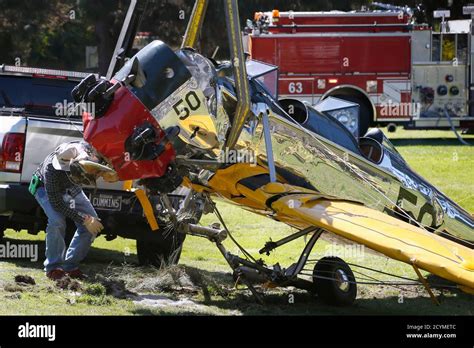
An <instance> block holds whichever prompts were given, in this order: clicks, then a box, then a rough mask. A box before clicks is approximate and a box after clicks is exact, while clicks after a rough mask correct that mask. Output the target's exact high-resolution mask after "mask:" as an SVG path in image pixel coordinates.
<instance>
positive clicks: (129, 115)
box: [83, 81, 176, 180]
mask: <svg viewBox="0 0 474 348" xmlns="http://www.w3.org/2000/svg"><path fill="white" fill-rule="evenodd" d="M114 82H115V81H114ZM83 123H84V139H85V140H86V141H87V142H88V143H89V144H91V145H92V146H93V147H94V148H95V149H96V150H97V151H98V152H99V153H100V154H102V155H103V156H104V157H106V158H107V159H108V160H109V161H111V163H112V165H113V167H114V169H115V170H116V172H117V174H118V176H119V178H120V180H135V179H145V178H152V177H161V176H163V175H164V174H165V173H166V170H167V168H168V166H169V165H170V163H171V161H173V160H174V159H175V156H176V153H175V150H174V149H173V146H172V144H171V143H170V142H168V140H167V139H166V133H165V132H164V131H163V130H162V129H161V127H160V126H159V124H158V122H157V121H156V120H155V118H154V117H153V116H152V115H151V113H150V111H149V110H148V109H147V108H146V107H145V105H143V103H142V102H141V101H140V100H139V99H138V98H137V97H136V96H135V95H134V94H133V93H132V92H131V91H130V90H129V89H128V88H126V87H123V86H122V87H120V88H119V89H118V90H117V91H116V92H115V94H114V97H113V101H112V103H111V104H110V106H109V107H108V109H107V111H106V113H105V114H104V115H103V116H101V117H100V118H94V117H93V116H92V115H91V114H89V113H84V114H83ZM145 123H148V124H151V125H152V126H153V128H154V131H155V134H156V143H160V142H163V143H164V144H165V145H164V150H163V151H162V152H161V153H160V154H159V155H158V157H156V158H155V159H153V160H133V159H132V158H131V157H130V154H129V153H128V152H127V151H126V149H125V143H126V141H127V139H128V138H129V137H130V136H131V134H132V133H133V132H134V131H135V129H136V127H139V126H140V125H143V124H145Z"/></svg>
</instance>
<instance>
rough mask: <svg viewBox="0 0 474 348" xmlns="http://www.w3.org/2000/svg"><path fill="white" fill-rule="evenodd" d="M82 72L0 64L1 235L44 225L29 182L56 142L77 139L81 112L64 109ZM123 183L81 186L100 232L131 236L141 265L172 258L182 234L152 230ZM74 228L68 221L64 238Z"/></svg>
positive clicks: (107, 235)
mask: <svg viewBox="0 0 474 348" xmlns="http://www.w3.org/2000/svg"><path fill="white" fill-rule="evenodd" d="M86 75H87V74H85V73H79V72H72V71H60V70H50V69H38V68H27V67H16V66H7V65H0V238H1V236H3V233H4V231H5V230H6V229H13V230H16V231H20V230H27V231H28V233H31V234H38V232H39V231H42V230H44V229H45V227H46V221H47V220H46V217H45V215H44V214H43V211H42V209H41V208H40V207H39V205H38V204H37V203H36V200H35V199H34V197H33V196H32V195H31V194H30V193H29V192H28V184H29V182H30V180H31V176H32V174H33V172H34V170H35V169H36V168H37V167H38V165H39V164H40V163H41V162H42V161H43V159H44V158H45V157H46V156H47V154H49V153H50V152H52V151H53V150H54V148H55V147H56V146H58V145H59V144H61V143H64V142H68V141H71V140H78V139H82V118H81V115H79V114H75V113H74V112H67V110H68V108H69V110H72V111H74V107H73V104H72V103H73V101H72V97H71V90H72V89H73V88H74V87H75V86H76V85H77V83H78V82H79V81H80V80H82V79H83V78H84V77H85V76H86ZM58 103H59V104H58ZM60 105H61V107H59V106H60ZM59 108H61V111H62V112H58V109H59ZM122 184H123V183H120V182H119V183H114V184H109V183H105V182H104V181H102V179H100V180H99V181H98V183H97V187H95V188H86V189H85V190H84V191H85V192H86V194H87V195H88V196H89V198H90V200H91V202H92V204H93V205H94V207H95V209H96V211H97V213H98V215H99V217H100V218H101V220H102V222H103V224H104V227H105V228H104V231H103V232H102V234H103V235H105V238H106V239H107V240H112V239H114V238H116V237H117V236H121V237H125V238H132V239H136V240H137V253H138V259H139V262H140V264H153V265H155V266H160V265H161V263H162V261H163V260H167V261H168V262H170V260H171V261H172V262H177V261H178V259H179V254H180V251H181V246H182V242H183V240H184V235H183V236H177V235H176V234H175V233H166V234H164V233H162V232H161V231H160V230H158V231H152V230H151V229H150V227H149V224H148V222H147V220H146V218H145V217H144V213H143V209H142V207H141V204H140V203H139V201H138V199H137V197H135V194H134V193H133V192H130V191H126V190H124V189H123V188H122V187H123V185H122ZM175 193H176V194H174V195H170V198H171V202H172V204H173V205H174V207H175V208H176V209H177V208H178V206H179V202H180V201H181V200H182V198H183V190H181V191H178V192H175ZM150 201H151V203H152V207H153V209H154V215H155V216H156V218H157V221H158V224H159V225H160V226H162V225H163V226H164V225H165V224H166V221H163V220H162V219H161V217H162V214H160V209H162V208H161V205H160V203H159V202H160V200H159V197H150ZM74 230H75V226H74V224H73V223H72V222H70V224H68V229H67V233H66V242H67V241H68V240H70V238H72V235H73V233H74ZM165 236H166V237H165Z"/></svg>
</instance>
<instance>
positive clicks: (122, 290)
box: [95, 274, 136, 299]
mask: <svg viewBox="0 0 474 348" xmlns="http://www.w3.org/2000/svg"><path fill="white" fill-rule="evenodd" d="M95 281H97V282H99V283H100V284H101V285H102V286H103V287H104V288H105V292H106V294H107V295H110V296H113V297H115V298H119V299H125V298H127V297H128V296H133V295H136V294H135V293H134V292H133V291H130V290H128V289H127V287H126V284H125V281H124V280H123V279H115V278H113V277H111V276H108V277H107V276H104V275H102V274H97V275H96V276H95Z"/></svg>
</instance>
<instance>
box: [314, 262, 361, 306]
mask: <svg viewBox="0 0 474 348" xmlns="http://www.w3.org/2000/svg"><path fill="white" fill-rule="evenodd" d="M321 277H324V278H321ZM313 283H314V291H315V292H316V294H317V295H318V297H319V298H321V300H322V301H323V302H325V303H327V304H330V305H334V306H350V305H352V304H353V303H354V301H355V299H356V296H357V285H356V282H355V277H354V273H352V270H351V268H350V267H349V265H348V264H347V263H345V262H344V261H343V260H342V259H340V258H339V257H323V258H322V259H321V260H319V261H318V262H317V263H316V265H315V266H314V270H313Z"/></svg>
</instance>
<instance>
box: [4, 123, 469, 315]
mask: <svg viewBox="0 0 474 348" xmlns="http://www.w3.org/2000/svg"><path fill="white" fill-rule="evenodd" d="M389 136H390V138H392V139H393V142H394V144H395V145H396V146H397V149H398V150H399V151H400V153H401V154H402V155H403V156H404V157H405V158H406V160H407V162H408V163H409V164H410V166H411V167H412V168H413V169H414V170H415V171H417V172H418V173H420V174H421V175H422V176H424V177H425V178H426V179H427V180H429V181H430V182H431V183H433V184H434V185H436V186H437V187H438V188H439V189H440V190H441V191H443V192H444V193H445V194H447V195H448V196H450V197H451V198H452V199H453V200H455V201H456V202H458V203H459V204H460V205H461V206H462V207H463V208H465V209H466V210H468V211H470V212H473V211H474V180H473V169H474V148H473V147H465V146H461V145H460V144H459V143H458V142H457V140H456V139H455V138H454V135H453V134H452V133H450V132H442V131H429V132H426V131H404V130H397V132H396V133H394V134H389ZM466 138H467V139H469V140H470V141H471V142H473V140H474V137H473V136H468V137H466ZM218 207H219V208H220V210H221V213H222V215H223V216H224V218H225V220H226V224H227V226H228V227H229V229H230V230H231V232H232V234H233V236H234V237H235V238H236V239H237V240H238V241H239V243H241V244H242V245H243V246H244V247H245V248H246V249H247V250H248V251H249V252H250V253H251V254H252V255H254V256H256V257H260V256H259V254H258V250H259V249H260V248H261V247H262V246H263V245H264V244H265V242H267V241H269V240H270V239H272V240H277V239H279V238H282V237H284V236H286V235H288V233H290V232H291V231H292V229H291V228H289V227H288V226H286V225H283V224H281V223H278V222H275V221H272V220H270V219H267V218H263V217H260V216H257V215H255V214H252V213H250V212H247V211H244V210H242V209H239V208H238V207H236V206H232V205H229V204H226V203H222V202H219V203H218ZM215 221H217V219H216V218H215V217H214V216H212V215H206V216H204V217H203V219H202V224H204V225H207V224H210V223H212V222H215ZM6 237H7V238H8V240H10V242H12V243H13V242H24V241H30V242H31V243H38V245H39V246H40V253H41V255H42V253H43V252H44V249H43V248H44V243H43V242H42V241H43V240H44V233H43V232H41V233H40V234H39V235H38V236H31V235H28V234H27V233H26V232H24V231H23V232H21V233H16V232H14V231H7V232H6ZM304 244H305V241H304V240H303V239H301V240H297V241H295V242H293V243H290V244H288V245H286V246H284V247H282V248H279V249H277V250H275V251H274V252H273V253H272V254H271V255H270V256H268V257H267V256H265V257H263V259H264V261H265V262H266V263H267V264H268V265H273V264H275V263H277V262H278V263H280V264H281V265H282V266H284V267H287V266H288V265H290V264H291V263H293V262H295V261H296V260H297V258H298V256H299V252H301V250H302V249H303V247H304ZM225 246H226V248H228V250H229V251H231V252H233V253H235V254H238V253H239V251H238V249H237V247H236V246H235V245H233V244H232V243H231V241H230V239H227V240H226V241H225ZM331 247H332V245H331V244H330V243H328V242H326V241H321V242H318V244H317V245H316V247H315V248H314V250H313V254H312V255H314V256H312V258H313V257H314V258H318V257H321V255H323V254H324V253H325V252H327V251H328V250H329V248H331ZM359 251H361V250H359ZM341 256H343V258H344V259H345V260H346V261H348V262H352V263H358V264H362V265H364V266H369V267H374V268H378V269H383V270H385V271H387V272H391V273H395V274H398V275H402V276H407V277H411V278H414V277H415V274H414V272H413V270H412V269H411V268H410V267H409V266H407V265H405V264H403V263H400V262H396V261H393V260H390V259H387V258H385V257H382V256H379V255H375V254H372V253H370V252H368V250H366V249H364V250H363V251H362V253H359V254H355V255H341ZM41 261H42V260H39V261H38V262H36V263H31V262H29V261H17V260H5V261H2V262H0V299H1V301H0V314H6V315H15V314H22V315H26V314H40V315H41V314H45V315H93V314H99V315H112V314H115V315H149V314H152V315H176V314H178V315H184V314H215V315H239V314H248V315H252V314H276V315H280V314H289V315H292V314H302V315H307V314H337V315H340V314H347V315H358V314H370V315H392V314H393V315H398V314H447V315H456V314H467V315H472V314H473V308H472V297H471V296H468V295H465V294H461V293H456V292H453V293H451V292H445V293H442V294H440V293H439V292H437V294H438V295H441V298H440V299H441V302H442V305H441V306H435V305H433V303H432V302H431V301H430V299H429V297H428V295H427V293H426V292H425V291H424V289H422V288H411V287H403V288H402V289H398V288H393V287H390V286H366V285H360V286H359V296H358V300H357V301H356V303H355V304H354V306H352V307H349V308H335V307H330V306H326V305H324V304H322V303H321V302H320V301H317V300H316V299H315V298H313V297H312V296H311V295H309V294H308V293H306V292H305V291H301V290H297V289H294V288H285V289H271V290H266V297H265V299H266V305H265V306H261V305H258V304H256V303H255V302H254V300H253V298H252V297H251V296H250V295H249V293H248V291H246V290H244V289H242V287H239V288H238V289H235V288H234V281H233V279H232V276H231V274H230V269H229V267H228V265H227V263H226V261H225V260H224V258H223V257H222V255H221V254H220V253H219V251H218V250H217V248H216V247H215V246H214V245H213V244H211V243H210V242H209V241H207V240H204V239H202V238H198V237H192V236H188V237H187V240H186V242H185V246H184V250H183V253H182V257H181V262H180V263H181V265H182V266H181V268H180V269H184V271H185V272H186V273H187V274H190V275H192V277H191V278H193V283H194V284H195V285H196V287H197V290H196V291H194V290H193V291H188V290H186V289H185V288H183V289H178V290H173V291H169V290H163V289H158V290H153V291H152V290H147V291H144V293H146V294H149V295H153V296H156V295H159V296H166V297H169V298H170V299H172V300H180V299H191V300H192V301H194V302H195V303H196V306H194V305H191V306H174V305H169V306H162V307H153V308H152V307H145V306H142V305H137V304H134V303H133V302H132V301H131V300H130V299H118V298H115V297H113V296H111V295H105V294H104V293H103V289H102V288H101V286H100V285H97V281H95V280H94V276H96V275H104V276H107V277H109V278H110V277H111V275H113V276H114V277H117V279H119V278H120V279H122V280H125V281H126V283H127V284H128V285H133V284H134V285H136V284H141V283H147V282H148V283H149V282H153V281H155V280H156V279H160V278H159V277H161V276H162V273H160V272H163V270H153V269H149V268H140V267H137V266H134V265H135V264H136V263H137V258H136V248H135V242H134V241H132V240H126V239H122V238H117V239H115V240H114V241H111V242H107V241H105V239H104V238H103V237H99V238H98V239H97V240H96V241H95V242H94V244H93V248H92V249H91V252H90V253H89V255H88V257H87V260H86V261H85V262H84V265H83V269H84V271H86V272H87V273H88V274H89V275H91V278H92V280H89V281H87V282H83V283H82V287H83V289H82V291H79V293H77V292H75V291H72V290H61V289H58V288H57V287H55V285H54V283H53V282H51V281H49V280H47V279H46V278H45V277H44V274H43V271H42V265H41ZM311 267H312V265H308V268H311ZM308 272H310V270H309V271H308ZM17 274H27V275H30V276H32V277H33V278H34V279H35V280H36V282H37V285H34V286H28V287H18V286H16V285H15V284H14V282H13V278H14V276H15V275H17ZM379 278H383V277H380V276H379ZM292 296H294V303H290V302H289V299H290V298H291V297H292Z"/></svg>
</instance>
